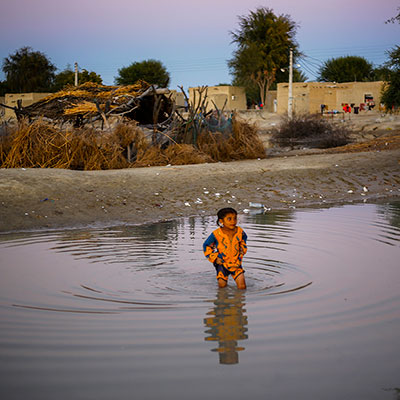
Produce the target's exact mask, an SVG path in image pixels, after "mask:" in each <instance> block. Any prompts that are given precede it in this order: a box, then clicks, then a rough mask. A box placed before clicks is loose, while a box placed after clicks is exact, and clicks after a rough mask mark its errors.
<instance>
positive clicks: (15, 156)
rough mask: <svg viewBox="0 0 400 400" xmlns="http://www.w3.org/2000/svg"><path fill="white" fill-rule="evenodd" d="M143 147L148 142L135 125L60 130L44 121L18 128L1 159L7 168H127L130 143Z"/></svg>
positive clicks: (10, 136)
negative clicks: (108, 128) (109, 130)
mask: <svg viewBox="0 0 400 400" xmlns="http://www.w3.org/2000/svg"><path fill="white" fill-rule="evenodd" d="M132 143H133V145H134V147H135V148H136V149H137V150H138V151H139V150H142V149H143V148H144V147H145V146H147V144H146V140H145V138H144V135H143V133H142V131H141V130H140V129H138V128H137V127H136V126H135V125H122V126H117V127H116V129H115V130H114V131H113V132H111V133H104V132H97V131H95V130H93V129H81V130H73V131H66V132H63V131H60V130H57V129H56V128H54V126H53V125H50V124H48V123H46V122H44V121H40V120H39V121H35V122H33V123H32V124H28V123H27V122H26V121H22V122H21V123H20V124H19V126H18V128H17V129H16V130H14V131H13V132H11V133H10V135H9V137H8V139H7V140H5V139H3V140H2V142H1V147H0V151H1V153H0V160H1V166H2V167H3V168H22V167H25V168H69V169H83V170H96V169H117V168H127V167H130V166H131V164H130V163H129V162H128V161H127V157H126V153H127V146H128V144H129V145H131V144H132Z"/></svg>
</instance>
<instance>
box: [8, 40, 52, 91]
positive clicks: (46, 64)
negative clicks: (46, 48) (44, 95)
mask: <svg viewBox="0 0 400 400" xmlns="http://www.w3.org/2000/svg"><path fill="white" fill-rule="evenodd" d="M55 70H56V67H55V66H54V65H53V64H52V63H51V62H50V61H49V60H48V58H47V57H46V55H45V54H43V53H41V52H39V51H33V50H32V49H31V48H30V47H22V48H21V49H19V50H17V51H16V52H15V53H14V54H11V55H9V56H8V57H6V58H5V59H4V61H3V72H4V73H5V74H6V81H5V82H6V86H7V90H8V91H9V92H11V93H26V92H48V91H50V89H51V86H52V84H53V80H54V72H55Z"/></svg>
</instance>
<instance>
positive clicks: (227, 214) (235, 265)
mask: <svg viewBox="0 0 400 400" xmlns="http://www.w3.org/2000/svg"><path fill="white" fill-rule="evenodd" d="M217 217H218V219H217V225H218V226H219V228H218V229H216V230H215V231H214V232H213V233H212V234H211V235H210V236H209V237H208V238H207V240H206V241H205V242H204V244H203V250H204V255H205V256H206V257H207V258H208V260H209V261H210V262H212V263H213V264H214V267H215V269H216V270H217V279H218V286H219V287H220V288H223V287H225V286H226V285H227V284H228V278H229V275H232V276H233V279H234V280H235V282H236V285H237V287H238V289H246V280H245V279H244V269H243V268H242V259H243V256H244V255H245V254H246V252H247V246H246V241H247V235H246V233H245V232H244V231H243V229H242V228H240V227H239V226H236V224H237V212H236V210H234V209H233V208H223V209H222V210H219V211H218V213H217Z"/></svg>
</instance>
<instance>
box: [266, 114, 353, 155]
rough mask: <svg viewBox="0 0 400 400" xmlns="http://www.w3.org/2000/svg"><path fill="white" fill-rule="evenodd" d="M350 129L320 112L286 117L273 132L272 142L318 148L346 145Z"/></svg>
mask: <svg viewBox="0 0 400 400" xmlns="http://www.w3.org/2000/svg"><path fill="white" fill-rule="evenodd" d="M349 133H350V132H349V130H348V129H347V128H346V127H344V126H338V125H336V124H332V123H331V122H329V121H327V120H326V119H323V117H322V116H321V115H319V114H302V115H294V116H293V117H292V118H291V119H290V118H288V117H284V119H283V121H282V123H281V124H280V126H279V127H278V128H276V129H275V130H274V131H273V132H272V143H273V144H275V145H278V146H281V147H286V146H290V147H291V148H295V147H297V146H307V147H312V148H318V149H326V148H330V147H338V146H344V145H345V144H348V143H349Z"/></svg>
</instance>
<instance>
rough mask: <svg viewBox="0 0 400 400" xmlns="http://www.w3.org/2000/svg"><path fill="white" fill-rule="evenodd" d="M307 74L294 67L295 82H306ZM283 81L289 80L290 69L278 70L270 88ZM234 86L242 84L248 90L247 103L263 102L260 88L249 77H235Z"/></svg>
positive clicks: (274, 88) (275, 87)
mask: <svg viewBox="0 0 400 400" xmlns="http://www.w3.org/2000/svg"><path fill="white" fill-rule="evenodd" d="M306 80H307V76H305V75H304V74H303V73H302V72H301V71H299V70H298V69H296V68H293V82H305V81H306ZM282 82H289V71H288V69H287V68H286V69H285V70H284V71H281V70H278V71H276V78H275V81H274V82H273V83H272V84H271V86H270V87H269V90H276V89H277V84H278V83H282ZM232 84H233V85H234V86H242V87H244V88H245V91H246V99H247V104H248V105H251V104H259V103H260V102H261V97H260V90H259V87H258V85H257V84H256V83H254V82H253V81H251V80H248V79H240V78H239V77H237V78H235V79H234V80H233V82H232Z"/></svg>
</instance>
